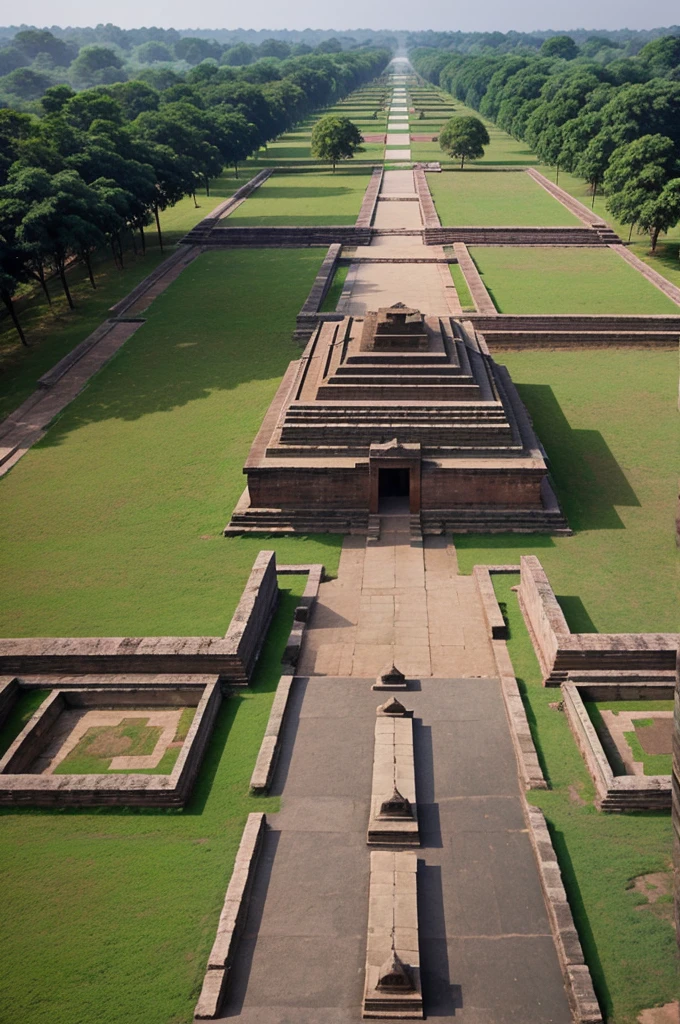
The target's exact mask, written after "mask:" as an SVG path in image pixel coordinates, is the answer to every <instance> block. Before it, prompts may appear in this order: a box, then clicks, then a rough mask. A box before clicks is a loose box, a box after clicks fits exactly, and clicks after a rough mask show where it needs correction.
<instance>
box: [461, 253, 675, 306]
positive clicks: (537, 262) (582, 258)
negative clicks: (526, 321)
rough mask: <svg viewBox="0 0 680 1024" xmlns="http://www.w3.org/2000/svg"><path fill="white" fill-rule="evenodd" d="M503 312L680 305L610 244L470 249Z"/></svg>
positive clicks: (488, 287)
mask: <svg viewBox="0 0 680 1024" xmlns="http://www.w3.org/2000/svg"><path fill="white" fill-rule="evenodd" d="M470 252H471V255H472V257H473V258H474V261H475V263H476V264H477V267H478V269H479V272H480V274H481V275H482V278H483V279H484V284H485V285H486V287H487V290H488V291H489V293H490V295H491V297H492V299H493V301H494V303H495V305H496V308H497V309H498V311H499V313H621V314H623V313H671V314H676V315H677V314H678V307H677V306H676V305H675V303H674V302H672V301H671V300H670V299H669V298H667V297H666V296H665V295H664V294H663V292H661V291H659V289H658V288H655V287H654V285H653V284H650V282H649V281H647V280H646V279H645V278H644V277H642V275H641V274H639V273H638V271H637V270H635V269H634V267H631V266H630V265H629V264H628V263H626V262H625V261H624V260H622V259H621V257H620V256H617V255H616V253H614V252H612V251H611V249H607V248H606V247H604V246H603V247H602V248H581V247H578V246H564V247H562V248H542V249H540V250H538V249H536V248H535V247H534V248H529V247H527V248H522V247H519V246H482V245H476V246H474V247H471V249H470Z"/></svg>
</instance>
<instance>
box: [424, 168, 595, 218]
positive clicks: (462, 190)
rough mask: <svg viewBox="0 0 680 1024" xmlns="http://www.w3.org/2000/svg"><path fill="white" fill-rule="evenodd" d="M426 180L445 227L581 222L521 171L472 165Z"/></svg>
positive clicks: (434, 175)
mask: <svg viewBox="0 0 680 1024" xmlns="http://www.w3.org/2000/svg"><path fill="white" fill-rule="evenodd" d="M427 181H428V184H429V186H430V191H431V192H432V197H433V199H434V202H435V206H436V207H437V213H438V214H439V219H440V220H441V222H442V224H443V225H444V226H446V227H454V226H455V227H457V226H459V225H471V224H474V225H478V226H480V227H481V226H492V225H493V226H498V227H505V226H518V227H524V226H532V227H533V226H535V227H561V226H564V225H566V226H572V227H575V226H577V225H578V224H579V223H580V222H579V221H578V220H577V219H576V217H574V216H573V214H571V213H569V211H568V210H567V209H566V208H565V207H564V206H562V204H561V203H558V202H557V200H556V199H553V198H552V196H550V195H548V193H547V192H546V191H545V189H542V188H541V186H540V185H538V184H537V183H536V182H535V181H533V179H532V178H530V177H529V175H528V174H525V173H524V172H522V171H518V172H517V173H516V174H512V173H507V174H496V173H494V172H483V171H481V170H477V169H475V168H472V169H470V170H465V171H462V172H461V171H444V172H443V173H442V174H430V175H429V176H428V179H427Z"/></svg>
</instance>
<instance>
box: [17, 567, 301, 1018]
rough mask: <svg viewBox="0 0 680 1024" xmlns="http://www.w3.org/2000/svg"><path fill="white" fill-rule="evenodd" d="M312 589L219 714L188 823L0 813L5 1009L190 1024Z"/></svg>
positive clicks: (107, 815)
mask: <svg viewBox="0 0 680 1024" xmlns="http://www.w3.org/2000/svg"><path fill="white" fill-rule="evenodd" d="M305 582H306V577H299V576H289V577H286V584H285V586H286V588H287V589H286V590H285V591H284V592H283V594H282V600H281V602H280V605H279V610H278V613H277V616H276V619H275V622H274V625H273V627H272V629H271V630H270V634H269V637H268V640H267V644H266V646H265V650H264V653H263V656H262V658H261V660H260V663H259V666H258V670H257V673H256V677H255V680H254V682H255V686H254V688H253V689H252V690H248V691H247V692H238V693H237V694H236V695H234V696H233V697H230V698H229V699H228V700H227V701H226V702H225V704H224V705H223V707H222V710H221V711H220V714H219V717H218V719H217V723H216V726H215V731H214V733H213V738H212V740H211V742H210V746H209V748H208V751H207V754H206V757H205V760H204V763H203V768H202V770H201V773H200V775H199V777H198V782H197V784H196V788H195V790H194V794H193V797H192V798H191V800H190V801H189V803H188V805H187V807H186V809H185V810H184V811H183V812H171V811H138V812H136V811H134V810H132V811H130V810H127V809H121V810H112V809H106V810H102V811H95V812H84V811H55V812H51V811H15V812H8V811H4V810H0V859H1V860H2V866H3V899H2V907H1V908H0V950H1V952H2V958H3V965H4V967H3V971H2V976H1V977H0V1005H2V1006H5V1007H9V1006H11V1007H12V1019H14V1020H21V1021H22V1024H44V1022H45V1021H47V1020H49V1021H50V1024H76V1022H77V1024H85V1022H90V1021H97V1022H98V1024H121V1022H122V1021H125V1022H126V1024H168V1022H170V1021H172V1022H173V1024H187V1022H189V1021H191V1020H192V1019H193V1007H194V1004H195V1002H196V999H197V997H198V993H199V991H200V986H201V983H202V980H203V972H204V970H205V964H206V961H207V957H208V953H209V951H210V947H211V946H212V943H213V941H214V938H215V928H216V926H217V919H218V917H219V913H220V910H221V908H222V902H223V900H224V893H225V890H226V887H227V883H228V881H229V877H230V874H231V870H232V865H233V862H234V857H235V855H236V850H237V849H238V844H239V842H240V839H241V833H242V831H243V826H244V824H245V820H246V816H247V815H248V814H249V813H250V812H251V811H267V812H273V811H276V810H277V809H278V800H277V799H275V798H263V797H251V796H250V795H249V793H248V783H249V780H250V775H251V773H252V769H253V766H254V763H255V758H256V756H257V751H258V748H259V744H260V741H261V738H262V735H263V733H264V729H265V725H266V722H267V717H268V714H269V709H270V706H271V701H272V697H273V690H274V688H275V686H276V683H277V680H278V677H279V670H280V660H281V654H282V652H283V647H284V645H285V641H286V638H287V635H288V631H289V629H290V625H291V622H292V618H293V610H294V607H295V604H296V601H297V597H296V595H298V596H299V595H300V594H301V593H302V590H303V588H304V584H305Z"/></svg>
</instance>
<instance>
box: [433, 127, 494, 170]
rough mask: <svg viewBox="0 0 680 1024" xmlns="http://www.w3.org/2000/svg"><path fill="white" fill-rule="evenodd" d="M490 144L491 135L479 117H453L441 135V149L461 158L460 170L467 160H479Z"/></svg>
mask: <svg viewBox="0 0 680 1024" xmlns="http://www.w3.org/2000/svg"><path fill="white" fill-rule="evenodd" d="M489 142H490V139H489V133H488V132H487V130H486V127H485V125H484V123H483V122H482V121H480V120H479V118H478V117H471V116H461V117H452V118H451V120H450V121H447V122H446V124H445V125H444V127H443V128H442V130H441V132H440V133H439V145H440V148H441V149H442V150H443V151H444V152H445V153H448V154H449V155H450V156H455V157H460V169H461V171H462V170H463V167H464V166H465V161H466V160H479V158H480V157H481V156H484V147H485V146H488V145H489Z"/></svg>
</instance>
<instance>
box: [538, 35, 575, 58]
mask: <svg viewBox="0 0 680 1024" xmlns="http://www.w3.org/2000/svg"><path fill="white" fill-rule="evenodd" d="M541 54H542V56H543V57H561V58H562V59H563V60H573V59H574V57H578V46H577V45H576V43H575V42H574V40H573V39H572V38H571V36H552V37H551V38H550V39H546V41H545V42H544V43H543V45H542V47H541Z"/></svg>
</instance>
